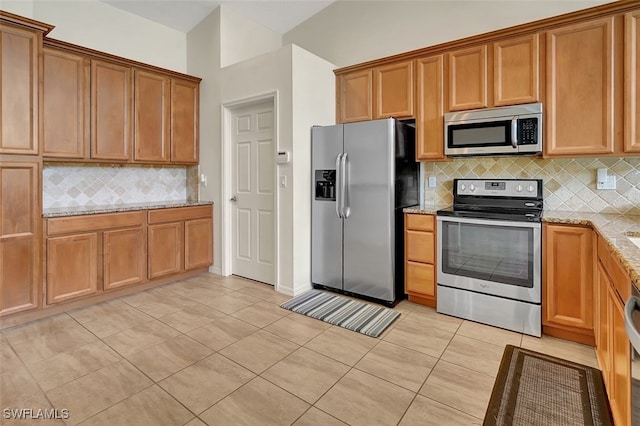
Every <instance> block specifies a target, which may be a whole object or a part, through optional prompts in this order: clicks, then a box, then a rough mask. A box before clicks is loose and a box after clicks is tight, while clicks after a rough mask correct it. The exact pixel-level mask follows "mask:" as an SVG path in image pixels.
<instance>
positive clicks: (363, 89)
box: [336, 69, 373, 123]
mask: <svg viewBox="0 0 640 426" xmlns="http://www.w3.org/2000/svg"><path fill="white" fill-rule="evenodd" d="M372 80H373V71H372V70H370V69H369V70H361V71H353V72H350V73H346V74H340V75H339V76H337V82H336V83H337V84H336V86H337V91H338V93H337V94H336V96H337V99H338V102H337V113H338V116H337V120H338V123H349V122H352V121H364V120H372V119H373V81H372Z"/></svg>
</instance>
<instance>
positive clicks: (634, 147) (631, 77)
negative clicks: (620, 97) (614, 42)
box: [624, 10, 640, 152]
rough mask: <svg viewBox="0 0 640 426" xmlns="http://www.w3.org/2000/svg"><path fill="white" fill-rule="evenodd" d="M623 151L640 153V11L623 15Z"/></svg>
mask: <svg viewBox="0 0 640 426" xmlns="http://www.w3.org/2000/svg"><path fill="white" fill-rule="evenodd" d="M625 28H626V34H625V42H624V45H625V55H624V58H625V67H624V72H625V92H624V100H625V103H624V111H625V116H624V122H625V129H624V151H625V152H640V119H638V114H640V110H638V108H640V10H636V11H635V12H629V13H627V14H626V15H625Z"/></svg>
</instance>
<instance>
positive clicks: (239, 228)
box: [230, 100, 275, 285]
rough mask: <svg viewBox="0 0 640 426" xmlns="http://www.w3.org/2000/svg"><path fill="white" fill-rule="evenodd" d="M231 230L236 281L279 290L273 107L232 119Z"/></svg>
mask: <svg viewBox="0 0 640 426" xmlns="http://www.w3.org/2000/svg"><path fill="white" fill-rule="evenodd" d="M231 122H232V126H233V128H232V150H231V151H232V154H231V155H232V166H233V167H232V168H233V170H232V178H231V194H232V198H231V201H230V202H231V205H232V207H231V217H232V219H231V221H232V223H231V226H232V233H233V236H232V270H233V274H234V275H240V276H242V277H246V278H251V279H253V280H257V281H262V282H265V283H268V284H271V285H273V284H274V278H275V239H274V238H275V232H274V228H275V212H274V204H275V194H274V168H275V164H274V163H275V137H274V115H273V102H272V101H271V100H270V101H268V102H265V103H260V104H254V105H249V106H245V107H241V108H239V109H237V110H234V111H233V115H232V120H231Z"/></svg>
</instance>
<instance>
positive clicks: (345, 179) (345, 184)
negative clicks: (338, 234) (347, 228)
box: [340, 152, 351, 219]
mask: <svg viewBox="0 0 640 426" xmlns="http://www.w3.org/2000/svg"><path fill="white" fill-rule="evenodd" d="M347 165H348V156H347V153H346V152H345V153H344V154H342V164H341V166H342V172H341V175H342V176H341V182H340V184H341V188H340V192H341V196H342V203H341V204H342V207H341V209H342V217H343V218H345V219H347V218H348V217H349V215H350V214H351V208H350V207H349V173H348V172H347Z"/></svg>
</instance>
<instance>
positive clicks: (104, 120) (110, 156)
mask: <svg viewBox="0 0 640 426" xmlns="http://www.w3.org/2000/svg"><path fill="white" fill-rule="evenodd" d="M131 84H132V83H131V68H129V67H123V66H120V65H116V64H112V63H109V62H103V61H98V60H92V61H91V158H95V159H100V160H114V161H118V160H120V161H127V160H129V159H130V157H131V133H132V132H131V129H132V122H131V121H132V110H133V107H132V103H133V101H132V94H131Z"/></svg>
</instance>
